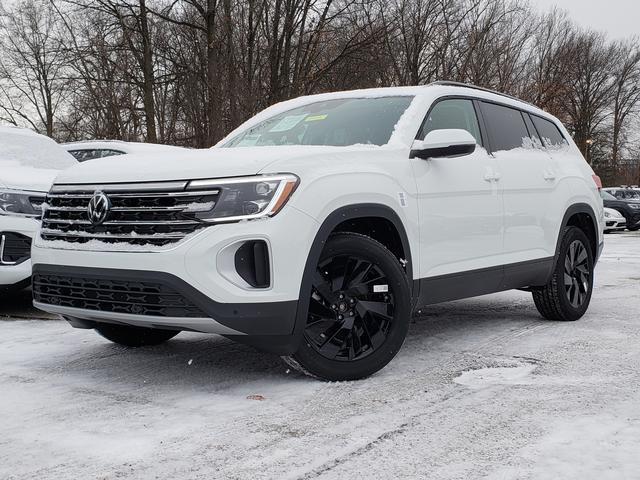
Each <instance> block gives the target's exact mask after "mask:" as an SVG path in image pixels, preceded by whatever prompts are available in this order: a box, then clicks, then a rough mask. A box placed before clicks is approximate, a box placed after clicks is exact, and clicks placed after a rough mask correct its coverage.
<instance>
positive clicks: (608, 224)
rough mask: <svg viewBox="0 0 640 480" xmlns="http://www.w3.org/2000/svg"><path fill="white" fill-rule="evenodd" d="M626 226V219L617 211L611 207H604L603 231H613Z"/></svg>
mask: <svg viewBox="0 0 640 480" xmlns="http://www.w3.org/2000/svg"><path fill="white" fill-rule="evenodd" d="M625 228H627V219H626V218H624V215H622V214H621V213H620V212H619V211H617V210H614V209H613V208H607V207H605V209H604V231H605V232H614V231H616V230H624V229H625Z"/></svg>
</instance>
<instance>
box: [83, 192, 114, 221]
mask: <svg viewBox="0 0 640 480" xmlns="http://www.w3.org/2000/svg"><path fill="white" fill-rule="evenodd" d="M110 208H111V202H110V201H109V197H107V196H106V195H105V194H104V193H102V192H95V193H94V194H93V197H91V200H89V205H88V207H87V214H88V215H89V221H90V222H91V224H92V225H94V226H98V225H100V224H101V223H102V222H104V221H105V220H106V219H107V216H108V215H109V209H110Z"/></svg>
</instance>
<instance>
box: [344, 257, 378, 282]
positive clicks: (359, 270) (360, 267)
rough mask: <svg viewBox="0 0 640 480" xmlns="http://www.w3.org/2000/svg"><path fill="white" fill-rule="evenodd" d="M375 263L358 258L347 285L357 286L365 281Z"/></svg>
mask: <svg viewBox="0 0 640 480" xmlns="http://www.w3.org/2000/svg"><path fill="white" fill-rule="evenodd" d="M372 267H373V264H372V263H370V262H367V261H364V260H358V263H356V265H355V267H354V268H353V270H352V271H351V275H349V277H348V278H347V281H346V284H345V287H346V288H355V287H358V286H360V285H361V284H362V283H364V282H363V281H364V279H365V277H366V276H367V274H368V273H369V272H370V271H371V268H372Z"/></svg>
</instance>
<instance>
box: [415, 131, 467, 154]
mask: <svg viewBox="0 0 640 480" xmlns="http://www.w3.org/2000/svg"><path fill="white" fill-rule="evenodd" d="M475 148H476V139H475V138H474V137H473V135H471V134H470V133H469V132H467V131H466V130H462V129H457V128H451V129H443V130H433V131H432V132H429V133H428V134H427V136H426V137H425V139H424V140H414V142H413V144H412V145H411V155H410V158H415V157H418V158H423V159H428V158H440V157H455V156H461V155H469V154H470V153H473V151H474V150H475Z"/></svg>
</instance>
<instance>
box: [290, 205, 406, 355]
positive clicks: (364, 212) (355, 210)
mask: <svg viewBox="0 0 640 480" xmlns="http://www.w3.org/2000/svg"><path fill="white" fill-rule="evenodd" d="M360 218H381V219H384V220H387V221H389V222H391V223H392V224H393V226H394V227H395V229H396V231H397V233H398V236H399V237H400V240H401V242H402V248H403V251H404V256H405V260H406V265H405V266H404V269H405V272H406V274H407V278H408V280H409V288H410V291H411V298H412V303H413V300H415V294H416V293H417V292H418V287H417V285H416V283H417V282H414V281H413V262H412V255H411V247H410V244H409V237H408V236H407V232H406V230H405V228H404V224H403V223H402V220H401V219H400V217H399V216H398V214H397V213H396V212H395V211H394V210H393V209H392V208H391V207H389V206H387V205H383V204H377V203H360V204H353V205H346V206H343V207H340V208H338V209H337V210H335V211H333V212H332V213H330V214H329V215H328V216H327V217H326V218H325V220H324V221H323V222H322V224H321V225H320V228H319V229H318V231H317V233H316V236H315V239H314V240H313V243H312V244H311V248H310V249H309V254H308V255H307V261H306V263H305V267H304V272H303V276H302V282H301V285H300V293H299V297H298V307H297V310H296V319H295V326H294V329H293V336H294V343H295V344H296V345H297V344H298V343H299V342H300V341H301V339H302V336H303V333H304V327H305V324H306V321H307V319H306V315H307V310H308V309H309V298H310V295H311V272H313V271H314V270H315V269H316V265H317V264H318V261H319V260H320V255H321V253H322V249H323V248H324V246H325V244H326V243H327V240H328V239H329V237H330V236H331V234H332V233H333V232H334V231H335V230H336V228H337V227H338V226H339V225H340V224H343V223H344V222H346V221H348V220H355V219H360Z"/></svg>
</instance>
